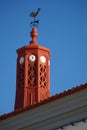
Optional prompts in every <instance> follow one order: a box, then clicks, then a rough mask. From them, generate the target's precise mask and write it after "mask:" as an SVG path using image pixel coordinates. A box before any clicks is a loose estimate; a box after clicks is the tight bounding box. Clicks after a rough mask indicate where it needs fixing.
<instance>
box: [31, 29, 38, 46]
mask: <svg viewBox="0 0 87 130" xmlns="http://www.w3.org/2000/svg"><path fill="white" fill-rule="evenodd" d="M30 35H31V37H32V40H31V41H30V45H38V42H37V41H36V38H37V36H38V32H37V30H36V28H33V29H32V31H31V32H30Z"/></svg>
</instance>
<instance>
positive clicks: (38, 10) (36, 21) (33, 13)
mask: <svg viewBox="0 0 87 130" xmlns="http://www.w3.org/2000/svg"><path fill="white" fill-rule="evenodd" d="M39 12H40V8H38V9H37V11H36V12H31V13H30V16H31V17H33V18H34V21H32V22H31V23H30V24H31V26H33V27H37V25H38V23H39V20H36V16H37V15H38V13H39Z"/></svg>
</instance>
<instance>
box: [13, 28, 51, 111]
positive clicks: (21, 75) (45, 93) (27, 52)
mask: <svg viewBox="0 0 87 130" xmlns="http://www.w3.org/2000/svg"><path fill="white" fill-rule="evenodd" d="M30 35H31V37H32V40H31V41H30V45H27V46H24V47H22V48H19V49H18V50H17V54H18V58H17V76H16V98H15V108H14V109H15V110H16V109H19V108H23V107H26V106H29V105H32V104H34V103H36V102H39V101H41V100H44V99H46V98H48V97H49V96H50V50H49V49H48V48H45V47H42V46H39V45H38V42H37V41H36V37H37V36H38V32H37V30H36V28H33V29H32V31H31V33H30Z"/></svg>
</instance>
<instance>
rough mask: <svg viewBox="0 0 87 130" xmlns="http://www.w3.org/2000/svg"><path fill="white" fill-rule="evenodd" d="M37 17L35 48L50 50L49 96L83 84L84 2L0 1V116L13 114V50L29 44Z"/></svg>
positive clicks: (86, 75)
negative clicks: (37, 13) (32, 16)
mask: <svg viewBox="0 0 87 130" xmlns="http://www.w3.org/2000/svg"><path fill="white" fill-rule="evenodd" d="M38 7H40V8H41V12H40V14H39V16H38V19H40V24H39V27H38V32H39V36H38V39H37V40H38V42H39V45H42V46H45V47H48V48H50V50H51V95H55V94H56V93H60V92H61V91H64V90H67V89H70V88H72V87H75V86H77V85H80V84H84V83H87V0H14V1H12V0H0V115H1V114H4V113H8V112H11V111H13V108H14V101H15V89H16V58H17V54H16V49H18V48H20V47H22V46H24V45H27V44H28V43H29V41H30V40H31V38H30V36H29V33H30V31H31V28H30V21H32V18H30V17H29V13H30V12H31V11H36V10H37V8H38Z"/></svg>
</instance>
